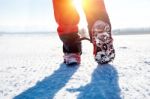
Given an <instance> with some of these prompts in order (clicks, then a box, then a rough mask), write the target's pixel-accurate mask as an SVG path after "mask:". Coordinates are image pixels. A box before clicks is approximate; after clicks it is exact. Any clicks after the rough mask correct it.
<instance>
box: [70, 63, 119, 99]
mask: <svg viewBox="0 0 150 99" xmlns="http://www.w3.org/2000/svg"><path fill="white" fill-rule="evenodd" d="M67 90H68V91H70V92H79V95H78V97H77V99H121V97H120V88H119V83H118V73H117V70H116V69H115V68H114V66H112V65H110V64H107V65H103V66H97V68H96V69H95V70H94V72H93V73H92V78H91V82H90V83H89V84H87V85H85V86H81V87H80V88H77V89H67Z"/></svg>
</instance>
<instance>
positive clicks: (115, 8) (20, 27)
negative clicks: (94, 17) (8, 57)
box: [0, 0, 150, 31]
mask: <svg viewBox="0 0 150 99" xmlns="http://www.w3.org/2000/svg"><path fill="white" fill-rule="evenodd" d="M105 4H106V8H107V11H108V13H109V16H110V19H111V22H112V26H113V29H116V28H128V27H150V13H149V11H150V6H149V5H150V0H105ZM81 19H82V18H81ZM56 28H57V24H56V23H55V20H54V16H53V6H52V0H0V31H53V30H56Z"/></svg>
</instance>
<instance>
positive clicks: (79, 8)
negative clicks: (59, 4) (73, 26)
mask: <svg viewBox="0 0 150 99" xmlns="http://www.w3.org/2000/svg"><path fill="white" fill-rule="evenodd" d="M82 3H83V2H82V0H73V5H74V6H75V8H76V9H77V11H78V13H79V15H80V23H79V27H80V28H83V27H86V25H87V22H86V18H85V14H84V12H83V9H82Z"/></svg>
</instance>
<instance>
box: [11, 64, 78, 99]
mask: <svg viewBox="0 0 150 99" xmlns="http://www.w3.org/2000/svg"><path fill="white" fill-rule="evenodd" d="M77 69H78V66H73V67H67V66H66V65H65V64H61V65H60V68H59V69H58V70H56V71H55V72H54V73H53V74H52V75H50V76H49V77H46V78H45V79H44V80H42V81H41V82H38V83H37V84H36V85H35V86H33V87H31V88H29V89H28V90H26V91H25V92H23V93H21V94H20V95H18V96H16V97H14V99H53V98H54V96H55V94H56V93H57V92H58V91H59V90H60V89H61V88H63V87H64V86H65V84H66V83H67V82H68V81H69V79H70V78H71V76H72V75H73V74H74V73H75V72H76V70H77Z"/></svg>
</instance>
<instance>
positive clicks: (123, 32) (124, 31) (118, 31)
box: [112, 28, 150, 35]
mask: <svg viewBox="0 0 150 99" xmlns="http://www.w3.org/2000/svg"><path fill="white" fill-rule="evenodd" d="M112 32H113V34H114V35H137V34H150V28H126V29H116V30H113V31H112Z"/></svg>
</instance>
